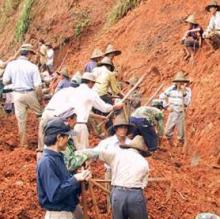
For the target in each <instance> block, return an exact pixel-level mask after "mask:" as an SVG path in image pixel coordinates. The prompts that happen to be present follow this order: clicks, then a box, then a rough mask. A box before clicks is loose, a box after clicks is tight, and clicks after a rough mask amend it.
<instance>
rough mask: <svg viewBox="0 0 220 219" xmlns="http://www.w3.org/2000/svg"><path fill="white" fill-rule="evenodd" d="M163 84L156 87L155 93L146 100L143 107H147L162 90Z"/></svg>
mask: <svg viewBox="0 0 220 219" xmlns="http://www.w3.org/2000/svg"><path fill="white" fill-rule="evenodd" d="M163 86H164V85H163V84H161V85H160V87H158V89H157V90H156V91H155V93H154V94H153V95H152V96H151V97H150V98H149V99H148V101H147V102H146V103H145V104H144V106H147V105H149V104H150V102H151V101H152V100H153V99H154V98H155V97H156V96H157V95H158V93H159V92H160V90H161V89H162V88H163Z"/></svg>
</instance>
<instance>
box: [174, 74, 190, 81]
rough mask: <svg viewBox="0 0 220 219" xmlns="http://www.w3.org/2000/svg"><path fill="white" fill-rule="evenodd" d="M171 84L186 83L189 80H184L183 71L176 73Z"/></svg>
mask: <svg viewBox="0 0 220 219" xmlns="http://www.w3.org/2000/svg"><path fill="white" fill-rule="evenodd" d="M173 82H174V83H176V82H177V83H178V82H185V83H188V82H189V80H188V79H186V76H185V74H184V72H183V71H179V72H177V73H176V75H175V77H174V79H173Z"/></svg>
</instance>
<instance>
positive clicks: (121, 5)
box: [107, 0, 141, 25]
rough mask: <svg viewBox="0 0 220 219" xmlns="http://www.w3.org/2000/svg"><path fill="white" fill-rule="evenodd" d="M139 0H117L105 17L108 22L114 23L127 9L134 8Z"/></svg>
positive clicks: (124, 14)
mask: <svg viewBox="0 0 220 219" xmlns="http://www.w3.org/2000/svg"><path fill="white" fill-rule="evenodd" d="M140 2H141V0H117V3H116V5H115V6H114V7H113V9H112V11H111V12H110V14H109V15H108V17H107V23H108V24H110V25H111V24H114V23H116V22H117V21H118V20H120V19H121V18H122V17H124V16H126V14H127V13H128V11H130V10H132V9H134V8H135V7H137V6H138V5H139V4H140Z"/></svg>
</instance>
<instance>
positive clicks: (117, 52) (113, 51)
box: [105, 44, 121, 56]
mask: <svg viewBox="0 0 220 219" xmlns="http://www.w3.org/2000/svg"><path fill="white" fill-rule="evenodd" d="M109 54H114V55H115V56H118V55H120V54H121V51H120V50H118V49H114V48H113V46H112V45H111V44H109V45H108V46H107V48H106V50H105V55H109Z"/></svg>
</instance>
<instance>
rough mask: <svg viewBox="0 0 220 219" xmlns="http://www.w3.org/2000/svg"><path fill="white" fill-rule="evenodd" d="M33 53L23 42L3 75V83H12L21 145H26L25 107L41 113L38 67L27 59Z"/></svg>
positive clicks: (38, 113) (29, 46)
mask: <svg viewBox="0 0 220 219" xmlns="http://www.w3.org/2000/svg"><path fill="white" fill-rule="evenodd" d="M33 54H35V52H34V51H33V48H32V45H30V44H23V45H22V46H21V48H20V57H18V58H17V59H16V60H14V61H11V62H9V63H8V65H7V67H6V69H5V73H4V75H3V84H4V85H7V84H10V83H11V84H12V85H13V89H14V93H13V98H14V106H15V115H16V118H17V121H18V129H19V136H20V145H21V146H27V142H26V135H25V133H26V115H27V109H28V108H30V109H31V110H33V111H34V112H35V113H36V114H37V116H39V115H40V114H41V107H40V103H39V99H40V98H41V77H40V73H39V71H38V67H37V66H36V65H35V64H33V63H31V62H30V61H28V59H29V58H30V57H31V55H33Z"/></svg>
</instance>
